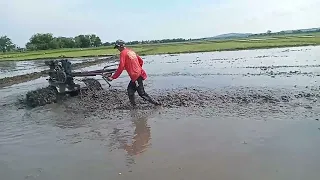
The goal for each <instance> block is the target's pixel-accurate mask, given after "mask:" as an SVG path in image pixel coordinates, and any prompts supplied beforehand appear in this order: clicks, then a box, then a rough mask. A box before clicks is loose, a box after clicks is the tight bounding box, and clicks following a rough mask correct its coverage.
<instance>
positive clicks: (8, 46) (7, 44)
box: [0, 36, 16, 52]
mask: <svg viewBox="0 0 320 180" xmlns="http://www.w3.org/2000/svg"><path fill="white" fill-rule="evenodd" d="M15 48H16V45H15V44H13V42H12V40H11V39H10V38H9V37H8V36H1V37H0V50H1V51H2V52H9V51H13V50H15Z"/></svg>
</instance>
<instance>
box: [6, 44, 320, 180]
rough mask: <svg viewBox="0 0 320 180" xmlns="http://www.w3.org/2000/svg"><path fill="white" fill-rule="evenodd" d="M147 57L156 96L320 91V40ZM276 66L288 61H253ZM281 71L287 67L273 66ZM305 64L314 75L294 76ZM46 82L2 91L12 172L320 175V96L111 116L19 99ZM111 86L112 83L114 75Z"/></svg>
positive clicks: (119, 84)
mask: <svg viewBox="0 0 320 180" xmlns="http://www.w3.org/2000/svg"><path fill="white" fill-rule="evenodd" d="M286 49H290V51H286ZM301 49H302V50H301ZM298 50H299V51H298ZM300 50H301V51H300ZM257 56H269V57H265V58H255V57H257ZM271 56H278V57H271ZM280 56H288V57H283V58H280ZM143 58H144V59H145V65H144V68H145V69H146V70H147V73H148V75H149V78H148V80H147V81H146V90H147V91H148V92H150V94H151V95H156V93H157V92H158V91H161V90H165V89H171V88H177V87H195V88H213V90H212V94H215V95H218V94H219V93H220V94H222V96H223V94H224V92H227V91H235V93H229V94H228V95H229V96H230V97H231V96H234V97H237V96H246V95H244V92H245V93H247V94H250V93H251V90H257V89H258V90H259V91H261V92H262V93H265V92H270V91H272V90H278V89H281V91H279V92H278V94H276V93H277V92H275V93H274V94H273V95H274V96H277V97H281V96H283V95H288V94H289V95H292V94H290V93H295V95H296V94H297V93H299V92H305V93H309V92H312V93H317V92H318V90H312V88H319V83H318V82H319V76H317V75H318V74H319V67H317V66H314V67H307V66H306V65H309V66H310V65H318V64H320V61H319V59H320V57H319V47H306V48H282V49H271V50H251V51H236V52H215V53H196V54H186V55H179V56H168V55H163V56H147V57H143ZM236 58H242V59H238V60H235V59H236ZM177 59H178V60H177ZM224 59H226V60H224ZM232 59H234V60H232ZM314 60H316V61H314ZM232 61H234V62H232ZM195 62H196V63H195ZM197 62H198V63H197ZM199 62H201V63H199ZM317 63H318V64H317ZM104 65H106V64H103V65H101V66H104ZM210 65H212V66H210ZM272 65H274V66H281V67H277V68H274V69H267V70H263V69H260V68H247V67H252V66H272ZM283 66H285V67H283ZM287 66H296V67H287ZM97 67H99V65H98V66H93V67H88V68H83V69H82V70H90V69H96V68H97ZM271 70H273V71H274V72H278V71H281V72H287V73H286V74H279V73H278V74H275V75H274V74H273V75H270V74H267V73H264V72H265V71H268V72H270V71H271ZM296 70H297V71H300V70H301V71H302V72H306V73H307V74H301V73H291V74H290V76H289V75H288V73H289V72H290V71H296ZM218 73H220V74H218ZM248 73H249V74H248ZM97 78H98V79H99V80H101V82H102V83H103V81H102V79H101V78H100V77H97ZM127 83H128V77H127V76H126V72H124V73H123V75H122V76H121V78H120V79H118V80H115V81H113V82H111V84H112V85H113V87H112V88H122V89H125V88H126V86H127ZM44 86H46V81H45V78H41V79H37V80H34V81H30V82H26V83H23V84H17V85H13V86H11V87H6V88H3V89H0V106H1V108H0V117H1V118H0V174H1V177H2V178H3V179H6V180H7V179H8V180H11V179H12V180H13V179H14V180H16V179H43V180H51V179H52V180H55V179H68V180H73V179H75V180H82V179H83V180H87V179H132V180H135V179H137V180H138V179H139V180H141V179H179V180H180V179H190V180H191V179H196V178H199V179H212V178H215V179H222V180H223V179H226V180H230V179H240V180H241V179H244V180H247V179H262V180H264V179H288V180H289V179H290V180H295V179H297V180H298V179H299V180H300V179H318V177H319V175H320V173H319V171H318V167H319V165H320V161H319V160H318V159H319V158H320V154H319V152H318V151H319V148H320V129H318V128H320V121H319V119H320V103H319V102H318V100H317V97H316V96H314V97H312V99H308V98H300V99H299V98H298V99H295V100H292V101H290V102H288V103H285V102H281V103H276V104H269V103H265V104H255V103H251V104H240V105H239V104H233V103H228V102H226V103H220V101H218V100H217V103H213V104H211V106H206V107H199V108H193V109H192V108H191V107H189V108H188V107H186V108H182V107H180V108H171V109H170V108H169V109H168V108H156V109H149V110H142V109H138V110H131V111H130V110H115V111H109V110H108V111H102V112H101V114H95V113H89V111H88V112H86V111H83V112H80V111H79V112H77V111H75V112H74V111H73V110H74V109H66V106H65V105H64V104H51V105H48V106H45V107H38V108H35V109H32V110H30V109H18V108H17V107H15V105H14V102H15V100H16V97H20V96H23V95H24V93H26V91H28V90H31V89H36V88H38V87H44ZM103 87H104V88H105V89H108V87H107V84H106V83H105V82H104V83H103ZM239 88H240V89H241V88H244V90H241V91H239V90H238V89H239ZM212 94H208V95H212ZM172 97H173V98H174V96H172ZM104 98H105V97H104ZM101 99H103V98H101ZM221 102H222V101H221ZM79 109H81V108H79ZM106 109H108V108H107V107H106ZM100 110H103V106H102V107H100Z"/></svg>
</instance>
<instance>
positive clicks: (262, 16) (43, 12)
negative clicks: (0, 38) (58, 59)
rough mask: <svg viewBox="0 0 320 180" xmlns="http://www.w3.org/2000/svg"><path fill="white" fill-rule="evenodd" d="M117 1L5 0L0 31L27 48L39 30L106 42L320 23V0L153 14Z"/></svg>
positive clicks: (230, 0) (233, 2)
mask: <svg viewBox="0 0 320 180" xmlns="http://www.w3.org/2000/svg"><path fill="white" fill-rule="evenodd" d="M95 3H100V4H101V6H105V7H100V4H99V6H98V8H97V6H94V4H95ZM126 3H129V2H126ZM136 3H137V2H136ZM164 3H167V2H164ZM195 3H197V2H196V1H195ZM113 5H114V4H113V3H112V1H104V2H102V1H100V2H95V1H89V0H68V1H65V0H28V1H26V0H1V2H0V16H1V20H0V25H1V26H3V27H4V28H0V34H7V35H9V36H10V37H11V38H12V39H13V40H14V42H16V43H18V44H19V45H21V46H23V45H24V44H25V43H26V42H27V41H28V39H29V37H31V35H32V34H33V33H35V32H52V33H53V34H54V35H55V36H75V35H77V34H84V33H96V34H98V35H99V36H100V37H101V38H102V40H104V41H113V40H115V39H118V38H121V39H124V40H140V39H160V38H174V37H185V38H189V37H191V38H194V37H204V36H214V35H217V34H221V33H228V32H265V31H267V30H268V29H270V30H272V31H280V30H286V29H296V28H311V27H320V17H319V16H318V12H319V7H320V0H281V1H280V0H264V1H263V0H242V1H239V0H227V1H224V2H219V3H214V1H213V2H212V3H211V4H199V3H198V4H195V5H194V6H193V7H192V6H191V7H192V8H190V6H188V7H186V9H185V10H184V11H180V9H179V10H177V11H176V12H174V11H169V12H161V11H160V10H159V12H156V11H155V12H150V13H149V14H144V13H143V12H146V10H143V11H137V12H135V9H132V10H130V8H128V9H126V11H122V10H121V9H117V7H115V6H113ZM159 8H160V7H159ZM127 10H130V11H127ZM3 17H4V18H3Z"/></svg>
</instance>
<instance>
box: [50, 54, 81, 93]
mask: <svg viewBox="0 0 320 180" xmlns="http://www.w3.org/2000/svg"><path fill="white" fill-rule="evenodd" d="M45 64H46V65H47V66H49V73H48V74H49V79H47V80H48V81H49V85H50V86H54V87H55V88H56V89H57V91H58V92H59V93H64V92H76V91H78V90H79V88H80V86H79V85H76V84H75V83H74V79H73V76H72V66H71V62H70V61H69V60H67V59H65V60H50V61H47V62H45Z"/></svg>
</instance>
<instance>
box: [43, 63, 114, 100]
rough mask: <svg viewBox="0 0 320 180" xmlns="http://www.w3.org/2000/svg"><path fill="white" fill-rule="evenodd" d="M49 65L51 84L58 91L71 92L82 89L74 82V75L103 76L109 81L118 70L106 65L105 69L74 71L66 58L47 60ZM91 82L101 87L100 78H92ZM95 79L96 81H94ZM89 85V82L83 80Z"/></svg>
mask: <svg viewBox="0 0 320 180" xmlns="http://www.w3.org/2000/svg"><path fill="white" fill-rule="evenodd" d="M45 64H46V65H48V66H49V68H50V69H49V73H48V74H49V78H48V79H47V80H48V82H49V86H51V87H55V88H56V90H57V92H58V93H71V94H78V93H79V91H80V85H79V84H76V83H75V82H74V77H89V76H102V78H103V79H104V80H105V81H106V82H107V83H108V85H109V87H110V86H111V84H110V83H109V81H108V79H107V78H108V77H109V76H111V75H112V73H114V72H115V71H116V68H112V69H108V68H109V67H111V66H114V65H109V66H105V67H104V68H103V69H100V70H94V71H81V72H73V71H72V66H71V62H70V61H69V60H67V59H64V60H50V61H46V62H45ZM90 81H91V82H90V83H91V84H92V83H93V84H96V85H97V86H100V87H101V84H100V83H99V81H98V80H93V79H90ZM92 81H95V82H92ZM83 82H84V83H85V84H86V85H87V86H88V84H87V82H86V81H85V80H84V81H83Z"/></svg>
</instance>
